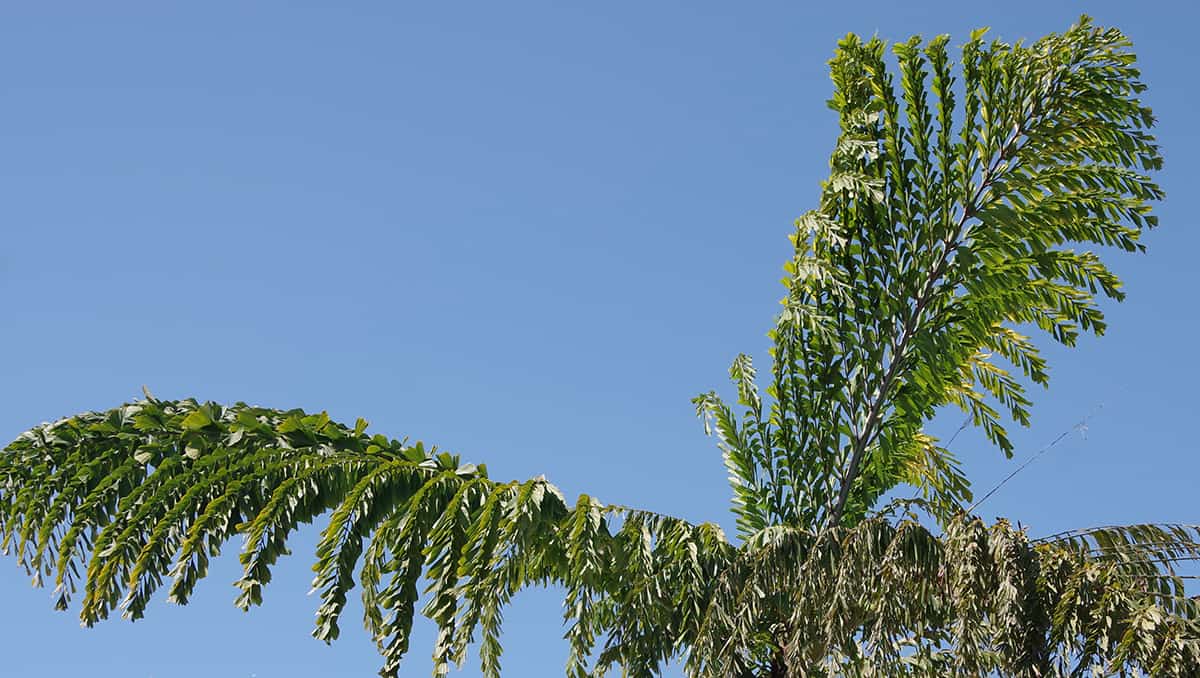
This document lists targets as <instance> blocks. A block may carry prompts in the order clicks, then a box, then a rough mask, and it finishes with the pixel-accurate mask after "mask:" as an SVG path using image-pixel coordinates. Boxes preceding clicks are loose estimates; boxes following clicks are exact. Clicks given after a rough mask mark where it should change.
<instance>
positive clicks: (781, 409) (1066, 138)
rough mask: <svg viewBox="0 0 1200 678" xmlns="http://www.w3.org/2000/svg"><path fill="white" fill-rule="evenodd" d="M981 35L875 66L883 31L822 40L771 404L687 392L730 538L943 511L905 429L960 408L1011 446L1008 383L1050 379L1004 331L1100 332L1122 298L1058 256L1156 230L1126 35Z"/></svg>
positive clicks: (1143, 117) (939, 451)
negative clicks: (824, 67)
mask: <svg viewBox="0 0 1200 678" xmlns="http://www.w3.org/2000/svg"><path fill="white" fill-rule="evenodd" d="M983 35H984V31H977V32H975V33H974V34H973V35H972V36H971V39H970V40H969V41H968V42H967V43H966V44H965V45H964V46H963V47H962V53H961V59H960V61H959V63H958V65H957V66H955V65H954V64H953V63H952V61H951V58H950V52H949V49H948V46H947V45H948V38H947V37H946V36H940V37H938V38H935V39H933V40H930V41H929V42H927V43H922V42H921V40H920V39H919V38H913V39H912V40H909V41H907V42H903V43H899V44H896V45H893V46H892V52H893V53H894V57H895V65H896V68H895V69H893V68H892V67H891V65H890V64H889V61H888V58H887V55H886V44H885V43H884V42H883V41H882V40H879V39H873V40H870V41H865V42H864V41H863V40H861V39H859V38H858V37H857V36H854V35H851V36H848V37H847V38H846V39H844V40H842V41H841V43H839V45H838V50H837V54H836V55H835V57H834V58H833V60H832V61H831V62H830V66H831V71H832V77H833V82H834V94H833V97H832V99H831V100H830V102H829V104H830V107H831V108H833V109H834V110H835V111H837V112H838V114H839V116H840V121H841V136H840V138H839V139H838V142H837V145H836V147H835V150H834V153H833V156H832V159H831V163H830V164H831V168H832V174H831V176H830V178H829V180H828V181H826V182H825V183H824V185H823V191H822V195H821V203H820V206H819V207H818V209H816V210H814V211H812V212H809V213H808V214H806V215H804V216H803V217H802V218H800V219H798V220H797V222H796V232H795V234H794V236H793V242H794V244H795V256H794V257H793V259H792V261H791V262H789V264H788V266H787V271H788V276H787V278H786V279H785V281H784V282H785V283H786V285H787V287H788V295H787V297H786V298H785V299H784V300H783V304H784V312H783V313H782V314H781V316H780V318H779V322H778V323H777V325H776V327H775V329H774V330H773V331H772V334H771V337H772V339H773V347H772V356H771V357H772V359H773V361H774V366H773V369H772V375H771V379H770V382H769V386H768V389H767V390H768V395H769V400H770V402H769V403H768V404H763V403H762V402H760V401H758V400H753V399H752V400H750V401H747V399H746V398H745V397H744V394H745V393H747V392H750V389H749V388H747V387H746V386H744V385H741V384H739V387H738V392H739V401H740V402H741V404H742V405H743V409H744V414H743V415H742V418H743V419H744V421H743V422H741V423H739V422H738V420H739V416H738V414H737V413H736V412H733V411H731V409H730V408H728V407H727V406H725V405H724V404H723V403H722V402H721V401H720V399H719V398H717V397H716V396H715V395H713V394H709V395H706V396H704V397H702V398H701V399H698V401H697V402H698V404H699V405H700V406H701V408H702V409H703V411H704V412H705V413H707V414H708V415H709V416H711V417H713V418H714V419H715V420H716V421H717V422H718V427H717V430H718V432H720V433H721V443H722V446H723V448H724V449H726V456H727V459H730V460H732V461H733V463H731V464H730V469H731V473H732V474H733V475H734V480H735V486H736V489H737V493H736V495H735V497H736V499H735V501H736V503H737V505H738V506H739V507H753V508H754V511H749V510H743V509H741V508H739V509H738V510H739V511H741V512H742V513H745V514H746V517H745V520H746V521H748V522H747V525H748V526H753V525H759V524H792V525H801V526H817V525H823V524H829V525H838V524H842V523H845V522H846V521H849V522H850V523H853V522H855V521H857V520H859V519H861V518H862V517H863V516H864V515H865V514H866V512H867V511H868V510H869V509H870V507H871V506H872V505H873V504H874V503H875V502H876V501H877V499H878V498H879V497H880V496H881V495H882V494H883V493H884V492H887V491H888V490H890V489H892V488H893V487H895V486H896V485H898V484H901V483H907V484H911V485H916V486H918V487H920V488H921V489H922V490H923V491H924V492H925V494H926V497H927V498H928V499H929V500H930V502H931V504H932V505H933V506H934V507H935V509H936V512H937V514H938V515H939V516H940V517H941V518H942V519H943V520H946V519H949V518H951V517H952V516H953V515H954V514H955V512H956V511H957V509H958V507H959V505H960V504H961V503H962V502H964V501H967V500H968V499H969V497H970V490H969V487H968V484H967V482H966V479H965V478H964V477H963V475H962V473H961V471H960V470H959V468H958V465H957V461H956V460H955V458H954V457H953V456H952V455H951V454H950V452H949V451H948V450H945V449H944V448H942V447H941V446H940V445H939V443H938V441H937V440H936V439H935V438H933V437H932V436H930V435H929V434H928V433H927V432H925V431H924V430H923V427H924V424H925V422H927V421H928V420H929V419H930V418H931V417H932V416H933V415H934V413H935V412H936V411H938V409H939V408H941V407H943V406H947V405H952V406H957V407H960V408H962V409H963V410H964V411H965V412H966V413H967V414H968V415H969V416H970V418H971V421H972V422H973V423H974V424H975V425H976V426H979V427H981V428H982V429H983V432H984V433H985V434H986V436H987V438H988V439H989V440H991V441H992V442H993V443H994V444H995V445H996V446H998V447H999V448H1000V449H1001V450H1002V451H1003V452H1004V453H1005V454H1009V455H1011V452H1012V443H1011V442H1010V441H1009V437H1008V433H1007V431H1006V430H1005V425H1004V418H1005V417H1004V416H1002V413H1003V414H1004V415H1007V418H1010V419H1012V420H1013V421H1016V422H1018V423H1020V424H1028V422H1029V405H1030V401H1029V399H1028V397H1027V396H1026V394H1025V382H1026V381H1029V382H1033V383H1037V384H1043V385H1044V384H1046V382H1047V379H1048V376H1047V367H1046V363H1045V360H1044V359H1043V358H1042V357H1041V355H1040V353H1039V352H1038V350H1037V348H1036V346H1035V345H1034V344H1033V343H1032V342H1030V340H1029V339H1028V338H1027V337H1026V336H1025V335H1024V334H1023V332H1026V331H1028V330H1029V329H1038V330H1042V331H1044V332H1046V333H1047V334H1049V336H1050V337H1051V338H1052V339H1054V340H1055V341H1058V342H1061V343H1063V344H1066V345H1068V346H1069V345H1073V344H1074V343H1075V340H1076V338H1077V336H1078V335H1079V333H1080V332H1084V331H1087V332H1095V333H1101V332H1103V331H1104V328H1105V325H1104V315H1103V313H1102V312H1101V310H1100V308H1099V306H1098V305H1097V303H1096V300H1095V296H1096V295H1097V294H1102V295H1104V296H1107V297H1109V298H1112V299H1116V300H1120V299H1122V298H1123V295H1122V292H1121V282H1120V280H1119V279H1118V278H1117V277H1116V275H1114V274H1113V273H1112V272H1111V271H1110V270H1109V269H1108V268H1106V267H1105V265H1104V263H1103V262H1102V261H1101V260H1100V258H1099V257H1098V256H1097V255H1096V254H1094V253H1092V252H1088V251H1082V252H1080V251H1076V250H1075V249H1073V248H1072V246H1073V245H1075V244H1083V245H1101V246H1108V247H1115V248H1118V249H1122V250H1128V251H1135V250H1140V249H1141V248H1142V245H1141V244H1140V242H1139V238H1140V236H1141V233H1142V231H1143V229H1145V228H1147V227H1151V226H1153V225H1154V224H1155V223H1156V222H1155V217H1154V216H1152V215H1151V214H1150V206H1149V205H1150V202H1152V201H1155V200H1158V199H1160V198H1161V197H1162V191H1161V190H1160V189H1159V188H1158V186H1157V185H1156V184H1155V183H1154V182H1153V181H1152V180H1151V179H1150V177H1149V176H1148V174H1147V173H1148V172H1150V171H1152V170H1155V169H1158V168H1159V167H1160V166H1161V162H1162V160H1161V157H1160V155H1159V151H1158V147H1157V145H1156V144H1155V141H1154V137H1153V136H1151V135H1150V134H1149V133H1148V131H1147V130H1148V128H1149V127H1150V126H1151V124H1152V123H1153V117H1152V115H1151V113H1150V110H1149V109H1148V108H1147V107H1146V106H1145V105H1144V104H1142V103H1141V101H1140V100H1139V98H1138V97H1139V95H1140V93H1141V92H1142V91H1143V89H1144V85H1143V84H1142V83H1141V82H1140V80H1139V73H1138V70H1137V69H1136V67H1135V66H1134V56H1133V54H1132V53H1131V52H1130V50H1129V47H1130V43H1129V41H1128V39H1127V38H1126V37H1125V36H1124V35H1122V34H1121V33H1120V32H1119V31H1117V30H1114V29H1105V28H1099V27H1096V26H1094V25H1093V24H1092V23H1091V21H1090V20H1088V19H1086V18H1085V19H1084V20H1083V21H1081V22H1080V23H1079V24H1077V25H1075V26H1073V27H1072V28H1071V29H1070V30H1068V31H1066V32H1065V33H1062V34H1055V35H1050V36H1047V37H1045V38H1042V39H1040V40H1038V41H1037V42H1034V43H1032V44H1029V45H1023V44H1016V45H1009V44H1005V43H1001V42H998V41H993V42H985V41H984V39H983ZM893 71H896V74H895V75H893ZM896 80H898V81H899V83H898V85H897V84H896ZM959 83H961V85H960V84H959ZM745 360H746V359H744V358H739V359H738V361H739V362H738V363H735V370H733V371H736V372H737V374H735V379H738V380H739V381H742V380H743V378H742V377H740V376H738V375H744V374H747V371H746V370H745V369H744V368H738V364H740V363H742V362H745ZM1010 370H1015V371H1016V373H1017V374H1015V375H1014V374H1013V373H1011V372H1010ZM750 374H751V377H752V376H753V375H752V373H750ZM762 479H767V482H766V485H765V486H760V484H761V483H762V482H763V480H762Z"/></svg>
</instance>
